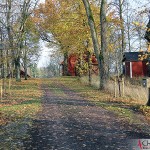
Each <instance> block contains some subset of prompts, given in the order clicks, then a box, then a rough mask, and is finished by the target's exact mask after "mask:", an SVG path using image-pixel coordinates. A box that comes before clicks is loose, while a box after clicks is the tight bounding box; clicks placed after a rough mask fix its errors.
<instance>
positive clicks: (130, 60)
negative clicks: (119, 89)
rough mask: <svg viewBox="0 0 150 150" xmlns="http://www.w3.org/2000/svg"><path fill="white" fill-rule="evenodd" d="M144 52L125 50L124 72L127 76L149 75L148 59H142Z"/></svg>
mask: <svg viewBox="0 0 150 150" xmlns="http://www.w3.org/2000/svg"><path fill="white" fill-rule="evenodd" d="M141 55H144V53H143V52H125V53H124V58H123V62H124V74H125V76H127V77H130V78H133V77H147V76H149V73H150V72H149V70H150V69H149V65H147V62H148V60H146V59H145V60H140V56H141Z"/></svg>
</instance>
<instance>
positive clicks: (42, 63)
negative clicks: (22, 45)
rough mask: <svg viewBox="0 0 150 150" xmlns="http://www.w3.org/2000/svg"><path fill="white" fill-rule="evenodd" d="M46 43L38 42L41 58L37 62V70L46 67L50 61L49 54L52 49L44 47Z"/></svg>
mask: <svg viewBox="0 0 150 150" xmlns="http://www.w3.org/2000/svg"><path fill="white" fill-rule="evenodd" d="M45 45H46V42H43V41H42V40H41V41H40V46H41V50H42V51H41V56H40V58H39V62H38V64H37V66H38V68H40V67H46V66H47V65H48V64H49V61H50V57H49V55H50V53H51V51H52V48H48V47H46V46H45Z"/></svg>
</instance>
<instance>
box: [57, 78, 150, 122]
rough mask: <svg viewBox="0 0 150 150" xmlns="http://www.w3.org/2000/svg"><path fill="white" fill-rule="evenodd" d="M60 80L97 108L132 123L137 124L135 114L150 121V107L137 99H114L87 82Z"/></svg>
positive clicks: (70, 79) (76, 79)
mask: <svg viewBox="0 0 150 150" xmlns="http://www.w3.org/2000/svg"><path fill="white" fill-rule="evenodd" d="M58 80H59V82H60V83H62V84H63V85H65V86H67V87H69V88H70V89H72V90H74V91H76V92H77V94H80V96H82V97H84V98H86V99H87V100H89V101H92V102H93V103H95V104H96V105H97V106H101V107H103V108H105V109H107V110H110V111H113V112H114V113H116V114H117V115H119V116H120V117H123V118H125V119H127V120H128V121H130V122H137V120H136V119H135V116H134V114H135V112H138V113H143V114H144V115H145V117H146V118H147V120H150V107H146V106H144V105H141V103H139V104H138V102H137V100H136V99H134V100H133V99H131V100H130V99H126V98H114V96H113V95H112V94H111V93H109V92H107V91H99V90H98V88H97V87H95V86H89V85H88V83H87V82H84V81H81V80H79V79H78V78H72V77H63V78H60V79H58Z"/></svg>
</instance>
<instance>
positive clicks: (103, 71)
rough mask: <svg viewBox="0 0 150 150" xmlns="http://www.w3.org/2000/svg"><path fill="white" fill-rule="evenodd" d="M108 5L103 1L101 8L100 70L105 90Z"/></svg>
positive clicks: (102, 87)
mask: <svg viewBox="0 0 150 150" xmlns="http://www.w3.org/2000/svg"><path fill="white" fill-rule="evenodd" d="M106 5H107V1H106V0H102V1H101V7H100V29H101V51H100V60H101V61H100V68H101V73H100V74H101V76H100V77H101V79H100V81H101V84H100V89H101V90H102V89H104V88H105V87H104V85H105V84H106V81H107V74H106V70H107V69H106V64H105V63H106V62H105V57H106V51H107V36H106V34H107V33H106V32H107V22H106Z"/></svg>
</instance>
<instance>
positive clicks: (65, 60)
mask: <svg viewBox="0 0 150 150" xmlns="http://www.w3.org/2000/svg"><path fill="white" fill-rule="evenodd" d="M63 75H64V76H67V75H68V52H65V53H64V67H63Z"/></svg>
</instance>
